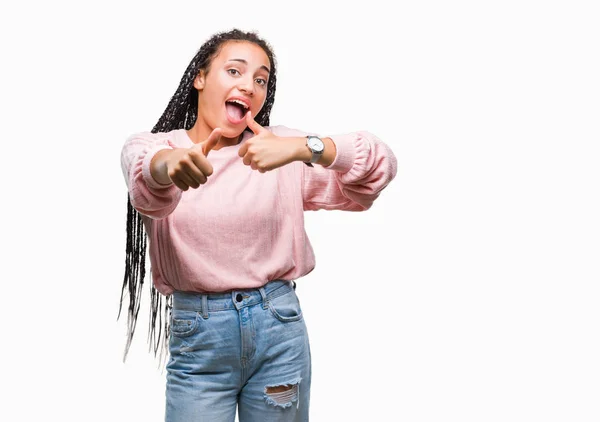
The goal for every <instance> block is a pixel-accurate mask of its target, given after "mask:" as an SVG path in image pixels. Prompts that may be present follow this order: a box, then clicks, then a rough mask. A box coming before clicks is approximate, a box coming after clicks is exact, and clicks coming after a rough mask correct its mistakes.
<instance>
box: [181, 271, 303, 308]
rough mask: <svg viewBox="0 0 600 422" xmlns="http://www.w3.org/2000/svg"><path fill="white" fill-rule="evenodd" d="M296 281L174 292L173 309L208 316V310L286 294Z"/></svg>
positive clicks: (231, 306)
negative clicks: (237, 288) (250, 287)
mask: <svg viewBox="0 0 600 422" xmlns="http://www.w3.org/2000/svg"><path fill="white" fill-rule="evenodd" d="M295 287H296V283H295V282H294V281H290V280H273V281H270V282H268V283H267V284H265V285H264V286H263V287H258V288H255V289H239V290H233V291H230V292H226V293H208V294H205V293H194V292H180V291H175V292H173V293H172V298H173V302H172V303H173V310H174V311H175V310H187V311H198V312H200V313H202V314H203V316H205V317H206V316H207V315H208V312H215V311H225V310H229V309H241V308H243V307H245V306H252V305H256V304H258V303H261V302H265V303H264V304H265V305H266V302H267V301H268V299H273V298H276V297H278V296H281V295H284V294H286V293H288V292H290V291H291V290H294V289H295Z"/></svg>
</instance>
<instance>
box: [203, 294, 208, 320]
mask: <svg viewBox="0 0 600 422" xmlns="http://www.w3.org/2000/svg"><path fill="white" fill-rule="evenodd" d="M202 318H204V319H207V318H208V295H202Z"/></svg>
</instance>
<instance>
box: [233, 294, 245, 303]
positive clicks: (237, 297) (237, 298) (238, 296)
mask: <svg viewBox="0 0 600 422" xmlns="http://www.w3.org/2000/svg"><path fill="white" fill-rule="evenodd" d="M235 300H237V301H238V302H241V301H242V300H244V298H243V297H242V294H241V293H238V294H237V295H236V296H235Z"/></svg>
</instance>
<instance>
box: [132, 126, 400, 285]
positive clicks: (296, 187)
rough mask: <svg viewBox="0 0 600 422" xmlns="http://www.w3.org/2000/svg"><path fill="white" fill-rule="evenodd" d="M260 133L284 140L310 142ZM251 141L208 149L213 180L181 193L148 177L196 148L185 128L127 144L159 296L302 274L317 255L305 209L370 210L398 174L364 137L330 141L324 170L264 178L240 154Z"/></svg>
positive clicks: (290, 170)
mask: <svg viewBox="0 0 600 422" xmlns="http://www.w3.org/2000/svg"><path fill="white" fill-rule="evenodd" d="M267 129H268V130H270V131H271V132H273V133H274V134H275V135H278V136H282V137H298V136H306V135H308V134H309V133H304V132H302V131H298V130H295V129H290V128H287V127H285V126H272V127H267ZM311 134H312V133H311ZM252 136H253V134H252V133H250V132H244V137H243V139H242V141H241V142H240V143H239V144H237V145H235V146H227V147H222V148H220V149H218V150H212V151H210V153H209V155H208V160H209V161H210V163H211V165H212V167H213V174H212V175H211V176H210V177H208V180H207V182H206V183H205V184H203V185H200V186H199V187H198V188H197V189H188V190H187V191H185V192H184V191H182V190H180V189H179V188H177V187H176V186H175V185H174V184H170V185H166V186H165V185H160V184H159V183H157V182H156V181H155V180H154V179H153V177H152V176H151V174H150V161H151V160H152V158H153V157H154V155H155V154H156V153H157V152H158V151H160V150H162V149H165V148H189V147H191V146H193V145H194V143H193V142H192V140H191V139H190V138H189V136H188V135H187V133H186V131H185V130H184V129H177V130H173V131H171V132H166V133H151V132H140V133H136V134H134V135H132V136H130V137H129V138H127V140H126V141H125V144H124V146H123V148H122V151H121V167H122V170H123V175H124V177H125V182H126V184H127V188H128V191H129V198H130V200H131V204H132V205H133V207H134V208H135V209H136V210H137V211H138V212H139V213H140V214H141V215H142V220H143V223H144V227H145V229H146V233H147V234H148V245H149V256H150V266H151V275H152V281H153V283H154V286H155V288H156V289H157V290H158V291H159V292H160V293H162V294H164V295H170V294H171V293H172V292H173V291H174V290H178V291H188V292H201V293H207V292H223V291H229V290H234V289H244V288H256V287H260V286H263V285H264V284H266V283H267V282H269V281H271V280H275V279H285V280H295V279H297V278H300V277H302V276H304V275H307V274H308V273H310V272H311V271H312V270H313V269H314V268H315V255H314V252H313V248H312V245H311V243H310V240H309V238H308V236H307V234H306V231H305V227H304V211H308V210H311V211H314V210H319V209H324V210H344V211H364V210H367V209H369V208H370V207H371V206H372V204H373V201H375V199H376V198H377V197H378V196H379V194H380V193H381V191H382V190H383V189H384V188H385V187H386V186H387V185H388V184H389V183H390V181H391V180H392V179H393V178H394V177H395V176H396V171H397V160H396V157H395V156H394V154H393V152H392V150H391V149H390V148H389V146H387V145H386V144H385V143H383V142H382V141H381V140H380V139H378V138H377V137H376V136H374V135H373V134H371V133H369V132H364V131H363V132H354V133H348V134H341V135H334V136H330V138H331V139H332V140H333V142H334V143H335V146H336V157H335V160H334V161H333V163H332V164H331V165H330V166H328V167H324V166H321V165H319V164H314V167H308V166H306V165H305V164H304V163H302V162H299V161H295V162H292V163H290V164H287V165H285V166H283V167H280V168H277V169H275V170H272V171H268V172H265V173H261V172H259V171H257V170H253V169H252V168H251V167H250V166H247V165H244V163H243V161H242V159H241V157H240V156H239V155H238V151H239V149H240V147H241V146H242V145H243V144H244V142H245V141H246V140H248V139H250V138H251V137H252Z"/></svg>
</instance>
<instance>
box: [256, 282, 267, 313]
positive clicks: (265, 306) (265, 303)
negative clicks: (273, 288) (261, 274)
mask: <svg viewBox="0 0 600 422" xmlns="http://www.w3.org/2000/svg"><path fill="white" fill-rule="evenodd" d="M258 291H259V292H260V295H261V296H262V303H263V305H262V307H263V309H267V306H268V303H269V299H267V293H266V292H265V289H264V287H260V288H259V289H258Z"/></svg>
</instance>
